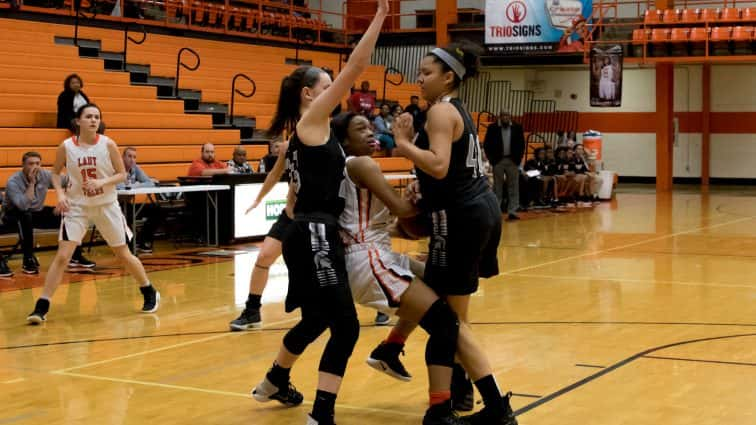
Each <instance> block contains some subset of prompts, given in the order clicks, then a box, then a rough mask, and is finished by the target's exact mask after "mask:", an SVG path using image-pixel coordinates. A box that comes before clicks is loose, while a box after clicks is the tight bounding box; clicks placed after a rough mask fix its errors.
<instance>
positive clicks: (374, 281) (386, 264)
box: [346, 243, 415, 315]
mask: <svg viewBox="0 0 756 425" xmlns="http://www.w3.org/2000/svg"><path fill="white" fill-rule="evenodd" d="M346 267H347V272H348V274H349V287H350V288H351V290H352V297H353V298H354V301H355V302H357V303H358V304H362V305H364V306H366V307H371V308H374V309H376V310H378V311H381V312H383V313H386V314H389V315H391V314H394V313H395V312H396V311H395V310H396V308H398V307H399V299H400V298H401V297H402V294H404V291H406V290H407V288H409V285H410V284H411V283H412V280H413V279H414V277H415V276H414V275H413V274H412V272H411V271H410V260H409V258H408V257H407V256H405V255H401V254H397V253H395V252H393V251H391V246H381V245H376V244H371V243H364V244H354V245H350V246H347V247H346Z"/></svg>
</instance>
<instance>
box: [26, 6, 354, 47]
mask: <svg viewBox="0 0 756 425" xmlns="http://www.w3.org/2000/svg"><path fill="white" fill-rule="evenodd" d="M294 2H296V0H295V1H289V2H288V3H283V2H281V1H274V0H233V1H232V0H122V1H120V2H117V1H116V0H101V1H94V0H75V1H72V0H63V2H62V7H56V6H55V5H53V4H52V3H47V4H40V3H37V5H26V4H23V5H20V8H19V10H20V11H22V12H32V13H44V14H53V15H62V16H71V17H74V18H75V19H78V17H77V16H78V15H77V13H76V10H77V9H76V7H77V4H80V10H81V11H82V12H88V13H93V14H95V15H96V19H98V20H102V21H111V22H123V23H127V22H131V23H141V24H143V25H148V26H156V27H163V28H174V29H182V30H193V31H198V32H209V33H216V34H218V33H219V34H229V35H234V36H239V37H248V38H264V39H270V40H276V41H284V42H295V41H296V38H295V32H296V30H298V29H301V30H305V31H309V32H310V33H311V34H312V36H313V39H314V40H315V44H317V45H323V46H332V47H339V48H343V47H345V46H347V45H348V43H349V39H348V36H347V33H346V30H345V28H343V27H341V28H339V27H340V26H341V24H342V22H346V17H344V16H343V15H342V12H341V11H338V10H336V11H332V10H324V9H316V8H313V7H305V6H301V5H294ZM117 4H119V5H120V7H119V8H116V5H117ZM321 7H323V5H321Z"/></svg>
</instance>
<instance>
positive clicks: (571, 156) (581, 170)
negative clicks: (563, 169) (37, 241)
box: [566, 148, 591, 208]
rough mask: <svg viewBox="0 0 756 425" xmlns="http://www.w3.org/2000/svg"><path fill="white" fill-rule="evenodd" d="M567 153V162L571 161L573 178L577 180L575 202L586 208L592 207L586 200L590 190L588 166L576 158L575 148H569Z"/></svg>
mask: <svg viewBox="0 0 756 425" xmlns="http://www.w3.org/2000/svg"><path fill="white" fill-rule="evenodd" d="M566 154H567V162H569V164H570V166H571V169H572V172H573V173H574V174H573V178H574V180H575V194H574V198H575V202H576V206H577V207H579V208H585V207H590V206H591V204H590V203H589V202H586V199H587V196H586V193H587V192H588V190H587V188H588V185H587V184H586V182H587V181H588V176H587V175H586V174H585V173H586V172H587V171H588V167H587V166H586V165H585V164H584V163H583V162H580V161H578V160H577V158H575V151H574V150H573V149H569V148H567V150H566Z"/></svg>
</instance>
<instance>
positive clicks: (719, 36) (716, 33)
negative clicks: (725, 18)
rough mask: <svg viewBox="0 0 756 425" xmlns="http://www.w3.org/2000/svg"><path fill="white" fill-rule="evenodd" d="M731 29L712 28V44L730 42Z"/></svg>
mask: <svg viewBox="0 0 756 425" xmlns="http://www.w3.org/2000/svg"><path fill="white" fill-rule="evenodd" d="M731 32H732V28H731V27H714V28H712V29H711V36H710V40H711V41H712V42H722V41H730V33H731Z"/></svg>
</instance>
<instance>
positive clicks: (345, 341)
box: [318, 316, 360, 376]
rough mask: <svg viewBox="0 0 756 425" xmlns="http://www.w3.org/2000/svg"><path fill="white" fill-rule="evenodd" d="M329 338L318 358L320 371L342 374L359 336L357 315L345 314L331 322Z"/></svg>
mask: <svg viewBox="0 0 756 425" xmlns="http://www.w3.org/2000/svg"><path fill="white" fill-rule="evenodd" d="M329 328H330V329H331V338H330V339H329V340H328V344H326V348H325V350H324V351H323V356H322V357H321V358H320V368H319V369H318V370H320V371H321V372H327V373H331V374H333V375H337V376H344V372H345V371H346V366H347V362H348V361H349V357H351V356H352V351H353V350H354V346H355V345H356V344H357V339H358V338H359V337H360V322H359V320H357V316H346V317H342V318H339V319H338V320H336V321H334V322H332V323H331V325H330V326H329Z"/></svg>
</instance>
